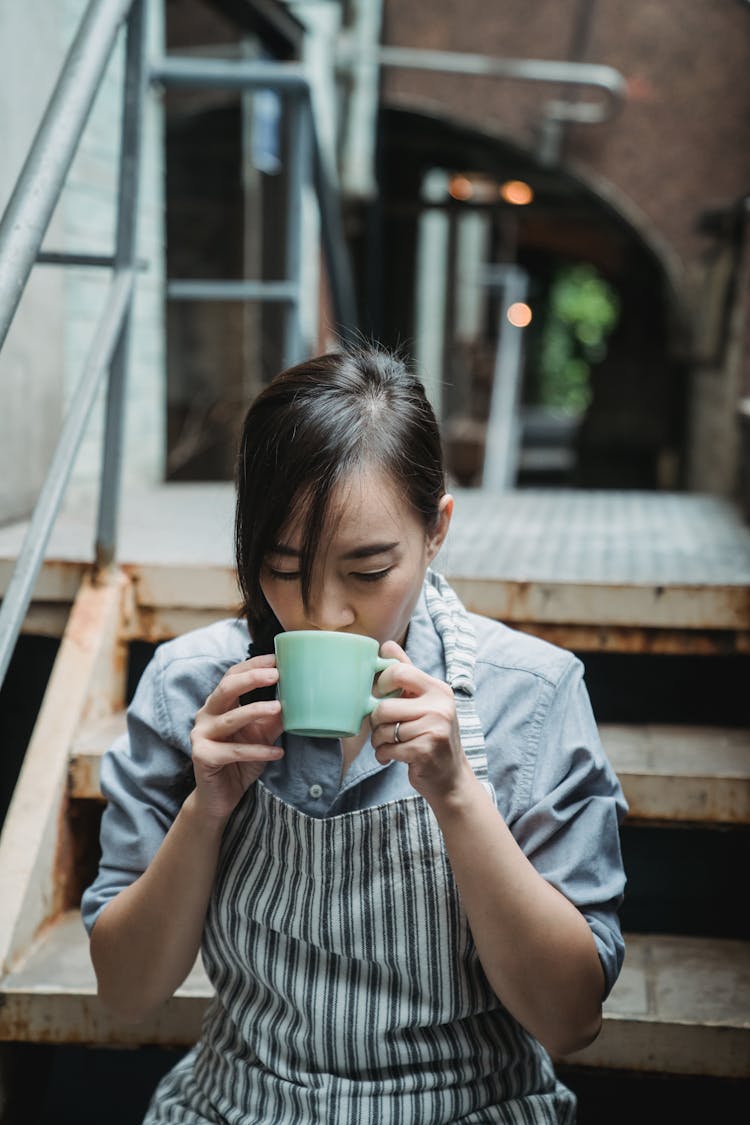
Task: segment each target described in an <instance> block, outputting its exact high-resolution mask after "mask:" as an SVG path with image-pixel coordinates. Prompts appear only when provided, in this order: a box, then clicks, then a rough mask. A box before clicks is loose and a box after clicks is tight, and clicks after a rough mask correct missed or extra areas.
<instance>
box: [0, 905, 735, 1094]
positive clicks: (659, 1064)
mask: <svg viewBox="0 0 750 1125" xmlns="http://www.w3.org/2000/svg"><path fill="white" fill-rule="evenodd" d="M626 940H627V950H628V952H627V956H626V960H625V966H624V969H623V972H622V974H621V976H620V979H619V981H618V982H617V985H616V986H615V988H614V990H613V992H612V995H611V996H610V998H609V999H608V1001H607V1003H606V1005H605V1020H604V1029H603V1031H602V1033H601V1035H600V1036H599V1038H598V1039H597V1041H596V1042H595V1043H594V1044H592V1046H591V1047H588V1048H586V1050H585V1051H581V1052H579V1053H578V1054H576V1055H575V1056H571V1057H570V1059H569V1060H566V1061H570V1062H572V1063H575V1065H576V1066H579V1065H580V1066H596V1067H608V1068H613V1069H621V1070H635V1071H651V1072H665V1073H674V1074H702V1075H712V1076H716V1077H740V1076H743V1075H747V1073H748V1069H749V1068H750V947H748V945H746V944H745V943H743V942H738V941H727V940H713V939H712V940H708V939H702V938H685V937H665V936H661V935H648V936H644V935H632V936H630V937H628V938H627V939H626ZM210 996H211V988H210V985H209V983H208V979H207V978H206V976H205V973H204V971H203V968H202V966H201V964H200V961H199V962H198V963H197V964H196V966H195V968H194V969H193V972H192V973H191V974H190V976H189V977H188V979H187V981H186V982H185V984H184V985H183V986H182V988H181V989H179V991H178V992H177V993H176V995H175V996H174V997H173V998H172V999H171V1000H169V1001H168V1002H167V1003H166V1004H164V1005H163V1007H162V1008H161V1010H160V1011H159V1012H158V1013H157V1015H155V1016H154V1017H152V1018H151V1019H149V1020H148V1021H145V1022H144V1023H141V1024H138V1025H136V1026H125V1025H121V1024H120V1023H118V1021H117V1020H116V1019H114V1018H113V1017H112V1016H110V1015H108V1014H107V1013H106V1012H105V1011H104V1009H103V1008H102V1007H101V1005H100V1004H99V1001H98V999H97V997H96V983H95V978H94V972H93V969H92V968H91V963H90V961H89V956H88V942H87V939H86V935H85V932H84V930H83V926H82V925H81V920H80V916H79V914H78V912H77V911H71V912H68V913H66V914H64V915H62V916H61V917H60V918H59V920H58V921H57V922H55V923H54V924H53V925H51V926H49V927H48V928H47V929H46V930H45V931H44V933H43V934H42V935H41V937H40V938H39V939H38V940H37V942H36V943H35V945H34V946H33V947H32V949H31V950H30V952H29V954H28V956H27V957H26V959H25V960H24V962H23V963H22V964H21V965H20V966H19V967H18V968H17V969H16V970H15V971H14V972H11V973H10V974H8V975H7V976H6V977H5V978H4V979H3V980H1V981H0V1040H4V1041H8V1040H14V1041H16V1042H34V1043H86V1044H92V1045H94V1044H96V1045H100V1046H104V1045H109V1046H121V1047H129V1046H135V1045H140V1044H164V1045H175V1046H185V1045H189V1044H191V1043H194V1042H195V1040H196V1039H197V1038H198V1035H199V1033H200V1025H201V1018H202V1015H203V1012H204V1009H205V1007H206V1004H207V1003H208V1001H209V999H210Z"/></svg>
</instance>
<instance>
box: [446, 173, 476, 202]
mask: <svg viewBox="0 0 750 1125" xmlns="http://www.w3.org/2000/svg"><path fill="white" fill-rule="evenodd" d="M448 194H449V195H450V196H451V198H452V199H471V197H472V195H473V194H474V186H473V184H472V182H471V180H470V179H469V178H468V177H467V176H451V178H450V182H449V184H448Z"/></svg>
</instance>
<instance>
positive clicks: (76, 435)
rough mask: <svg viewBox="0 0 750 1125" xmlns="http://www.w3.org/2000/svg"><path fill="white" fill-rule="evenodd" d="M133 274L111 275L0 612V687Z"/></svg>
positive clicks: (124, 309) (109, 358)
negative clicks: (109, 284)
mask: <svg viewBox="0 0 750 1125" xmlns="http://www.w3.org/2000/svg"><path fill="white" fill-rule="evenodd" d="M134 280H135V272H134V271H133V270H122V271H120V272H119V273H116V274H115V275H114V278H113V280H112V284H111V286H110V290H109V293H108V295H107V300H106V302H105V305H104V309H103V312H102V315H101V317H100V319H99V323H98V324H97V328H96V332H95V334H94V342H93V344H92V345H91V348H90V350H89V355H88V358H87V361H86V365H85V367H84V370H83V374H82V376H81V378H80V380H79V382H78V386H77V387H76V389H75V393H74V395H73V398H72V399H71V404H70V407H69V408H68V413H67V414H66V416H65V421H64V422H63V425H62V429H61V430H60V436H59V438H58V440H57V445H56V447H55V451H54V453H53V454H52V460H51V461H50V466H49V469H48V470H47V475H46V477H45V479H44V484H43V485H42V488H41V491H40V493H39V498H38V500H37V502H36V505H35V507H34V512H33V514H32V516H31V521H30V523H29V526H28V528H27V530H26V535H25V536H24V540H23V543H22V545H21V549H20V551H19V553H18V558H17V560H16V565H15V567H14V570H13V574H12V576H11V579H10V582H9V583H8V588H7V590H6V592H5V597H4V598H3V602H2V606H0V683H2V682H3V678H4V676H5V673H6V671H7V669H8V664H9V663H10V659H11V656H12V654H13V648H14V646H15V643H16V639H17V637H18V634H19V633H20V631H21V626H22V625H23V621H24V618H25V616H26V611H27V609H28V607H29V603H30V601H31V596H32V594H33V592H34V585H35V583H36V578H37V575H38V573H39V569H40V567H41V565H42V560H43V559H44V552H45V550H46V547H47V541H48V540H49V537H50V533H51V531H52V527H53V525H54V522H55V518H56V516H57V513H58V511H59V508H60V504H61V502H62V498H63V494H64V492H65V488H66V486H67V483H68V478H69V477H70V473H71V471H72V469H73V463H74V460H75V454H76V451H77V450H78V448H79V446H80V444H81V438H82V436H83V432H84V430H85V428H86V423H87V422H88V418H89V415H90V413H91V410H92V407H93V405H94V402H95V401H96V396H97V392H98V390H99V387H100V385H101V382H102V378H103V376H104V373H105V371H106V370H107V368H108V367H109V365H110V363H111V361H112V357H113V355H114V352H115V348H116V347H117V342H118V340H119V338H120V335H121V332H122V325H123V321H124V319H125V315H126V313H127V309H128V306H129V304H130V300H131V296H132V292H133V284H134Z"/></svg>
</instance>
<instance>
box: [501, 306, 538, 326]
mask: <svg viewBox="0 0 750 1125" xmlns="http://www.w3.org/2000/svg"><path fill="white" fill-rule="evenodd" d="M505 315H506V316H507V318H508V320H509V321H510V323H511V324H512V325H513V326H514V327H515V328H527V327H528V325H529V324H531V317H532V312H531V308H530V307H529V306H528V305H527V304H526V303H525V302H524V301H515V302H514V303H513V304H512V305H510V306H509V307H508V311H507V312H506V314H505Z"/></svg>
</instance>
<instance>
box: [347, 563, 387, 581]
mask: <svg viewBox="0 0 750 1125" xmlns="http://www.w3.org/2000/svg"><path fill="white" fill-rule="evenodd" d="M392 570H393V567H392V566H387V567H386V568H385V569H384V570H365V571H354V573H353V574H352V578H357V579H359V581H360V582H380V580H381V579H383V578H385V576H386V574H390V573H391V571H392Z"/></svg>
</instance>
